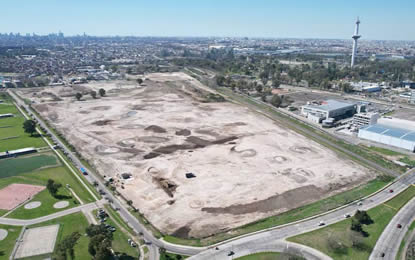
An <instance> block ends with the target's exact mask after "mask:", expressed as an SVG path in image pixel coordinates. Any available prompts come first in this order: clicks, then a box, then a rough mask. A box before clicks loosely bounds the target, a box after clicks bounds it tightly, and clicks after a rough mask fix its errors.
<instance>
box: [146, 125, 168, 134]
mask: <svg viewBox="0 0 415 260" xmlns="http://www.w3.org/2000/svg"><path fill="white" fill-rule="evenodd" d="M144 130H147V131H153V132H154V133H159V134H162V133H166V132H167V131H166V129H164V128H162V127H160V126H158V125H151V126H148V127H146V128H144Z"/></svg>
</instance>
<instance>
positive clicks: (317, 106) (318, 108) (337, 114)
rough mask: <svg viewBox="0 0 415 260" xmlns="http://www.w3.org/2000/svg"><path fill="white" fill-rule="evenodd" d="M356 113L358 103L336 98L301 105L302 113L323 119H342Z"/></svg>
mask: <svg viewBox="0 0 415 260" xmlns="http://www.w3.org/2000/svg"><path fill="white" fill-rule="evenodd" d="M355 113H356V104H351V103H346V102H342V101H338V100H334V99H329V100H326V101H322V102H320V103H312V104H307V105H304V106H302V107H301V114H303V115H304V116H306V117H307V118H309V116H310V117H313V118H314V117H318V118H320V119H321V120H324V119H329V118H334V119H341V118H346V117H351V116H353V115H354V114H355Z"/></svg>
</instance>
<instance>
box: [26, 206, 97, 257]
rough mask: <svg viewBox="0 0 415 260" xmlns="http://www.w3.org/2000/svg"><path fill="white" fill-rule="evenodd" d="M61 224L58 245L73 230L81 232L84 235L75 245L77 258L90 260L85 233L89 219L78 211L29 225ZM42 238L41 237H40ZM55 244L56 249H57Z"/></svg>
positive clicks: (87, 239)
mask: <svg viewBox="0 0 415 260" xmlns="http://www.w3.org/2000/svg"><path fill="white" fill-rule="evenodd" d="M55 224H59V225H60V226H59V233H58V237H57V240H56V245H57V244H58V243H59V242H60V241H61V240H62V239H63V238H65V237H66V236H69V235H70V234H72V233H73V232H79V233H80V234H81V235H82V236H81V237H80V238H79V240H78V242H77V244H76V246H75V259H77V260H90V259H91V256H90V254H89V253H88V243H89V238H88V237H87V236H86V235H85V229H86V228H87V227H88V226H89V224H88V221H87V219H86V218H85V216H84V215H83V214H82V213H80V212H78V213H74V214H70V215H67V216H64V217H60V218H57V219H52V220H49V221H46V222H43V223H40V224H36V225H33V226H29V228H33V227H42V226H49V225H55ZM40 239H41V238H40ZM56 245H55V249H56Z"/></svg>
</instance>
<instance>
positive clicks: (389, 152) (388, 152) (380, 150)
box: [367, 146, 403, 156]
mask: <svg viewBox="0 0 415 260" xmlns="http://www.w3.org/2000/svg"><path fill="white" fill-rule="evenodd" d="M367 149H369V150H372V151H374V152H377V153H380V154H383V155H388V156H401V155H403V154H402V153H398V152H395V151H392V150H389V149H385V148H381V147H376V146H370V147H367Z"/></svg>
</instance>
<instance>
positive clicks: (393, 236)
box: [369, 198, 415, 260]
mask: <svg viewBox="0 0 415 260" xmlns="http://www.w3.org/2000/svg"><path fill="white" fill-rule="evenodd" d="M414 213H415V198H413V199H412V200H411V201H410V202H408V203H407V204H406V205H405V206H404V207H403V208H401V209H400V210H399V212H398V213H397V214H396V215H395V216H394V217H393V219H392V220H391V222H389V224H388V225H387V226H386V228H385V229H384V230H383V232H382V235H381V236H380V237H379V239H378V241H377V242H376V246H375V248H374V249H373V251H372V254H371V255H370V257H369V260H376V259H387V260H394V259H396V256H397V254H398V251H399V246H400V245H401V242H402V240H403V238H404V237H405V234H406V232H407V231H408V228H409V226H410V225H411V224H412V222H413V221H414V218H415V215H414ZM398 224H400V225H402V228H398V227H397V226H398ZM382 254H385V255H384V256H383V257H382Z"/></svg>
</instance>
